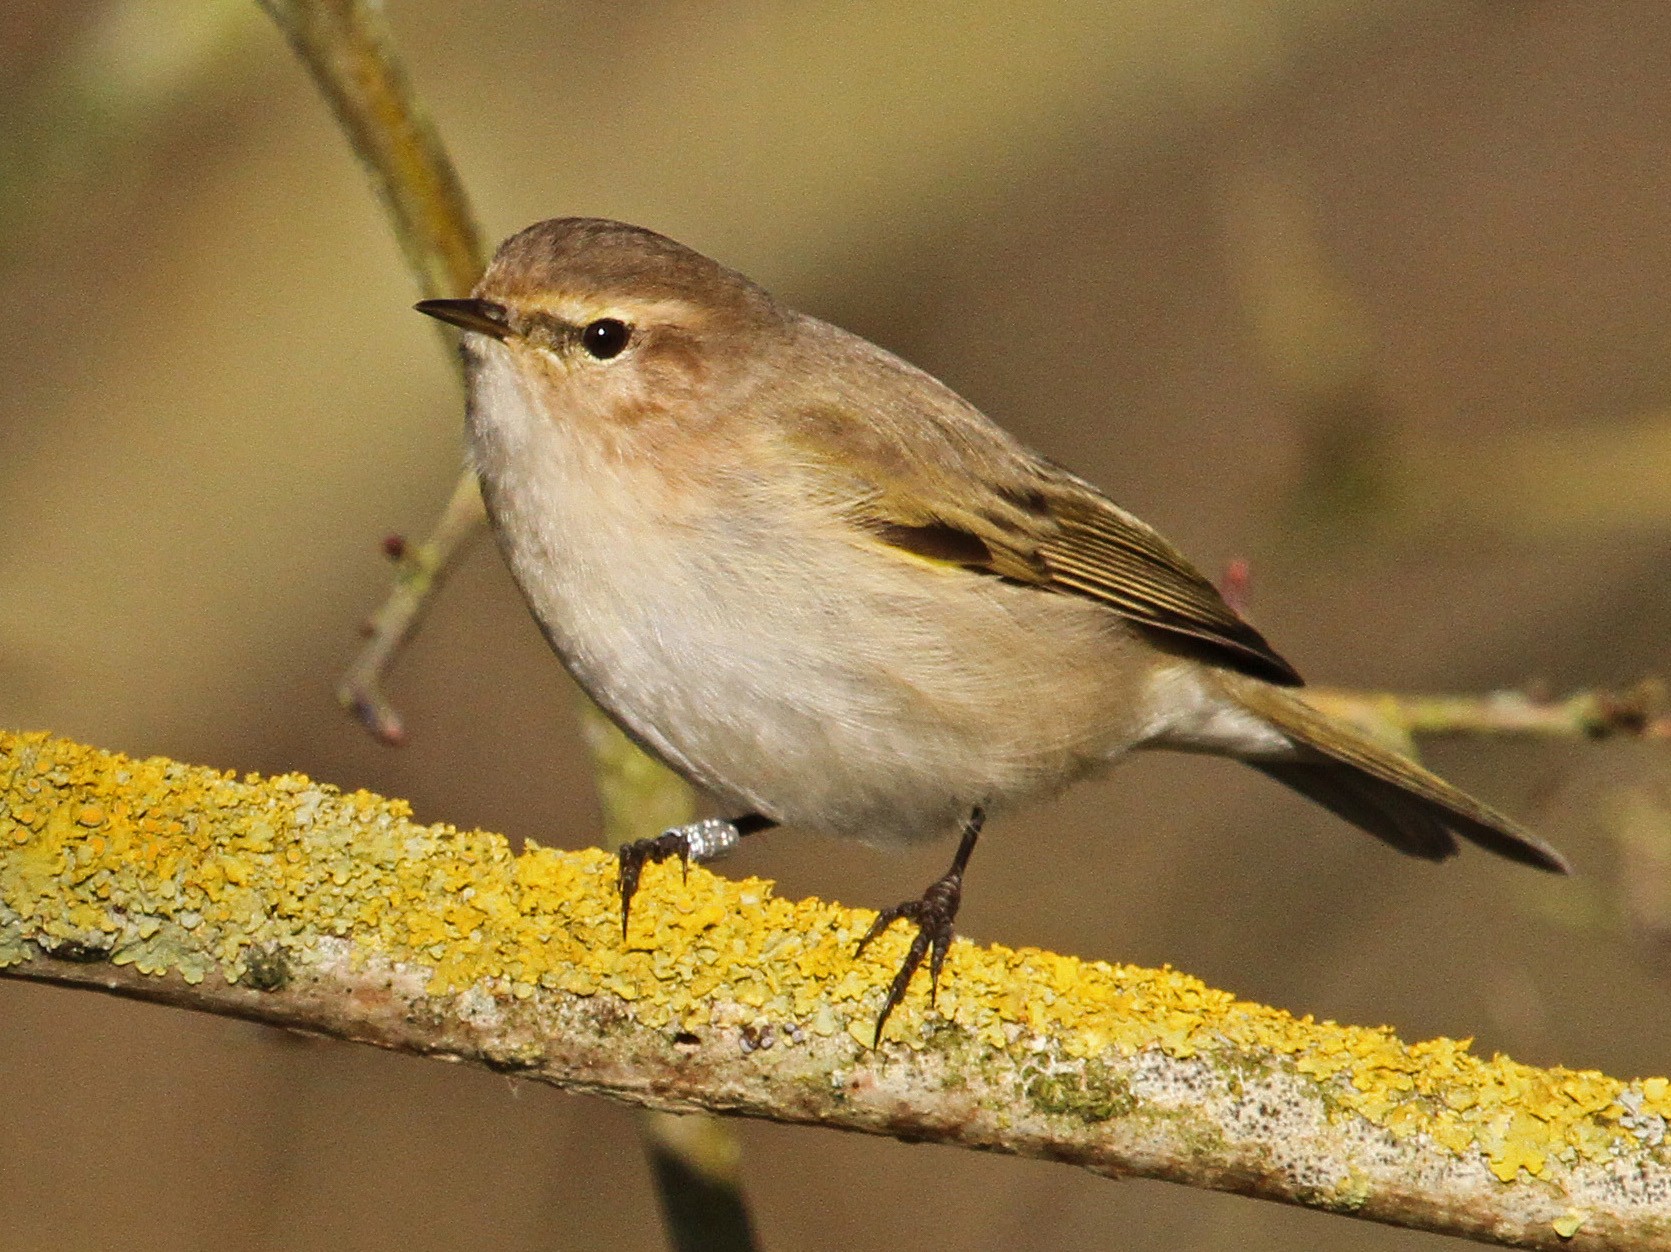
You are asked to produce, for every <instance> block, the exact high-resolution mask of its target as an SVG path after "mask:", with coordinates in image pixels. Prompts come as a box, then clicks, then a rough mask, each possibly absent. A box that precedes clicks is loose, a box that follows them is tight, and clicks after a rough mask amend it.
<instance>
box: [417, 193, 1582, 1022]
mask: <svg viewBox="0 0 1671 1252" xmlns="http://www.w3.org/2000/svg"><path fill="white" fill-rule="evenodd" d="M418 308H419V309H420V310H421V311H422V312H424V313H427V314H429V315H430V316H432V317H437V318H440V319H442V320H443V321H447V322H451V323H452V324H453V325H455V326H458V327H461V328H462V329H463V330H464V331H465V332H467V333H466V334H465V335H464V336H463V351H464V357H465V361H466V363H467V366H468V371H469V378H470V398H469V415H468V425H469V443H470V451H471V456H472V457H473V458H474V462H475V466H476V471H477V473H478V474H479V475H480V479H481V485H482V493H483V495H484V497H485V498H486V501H487V509H488V515H489V517H490V518H491V519H492V522H493V529H494V532H495V534H496V535H497V536H498V540H499V544H500V547H501V548H502V549H503V551H504V554H505V557H506V559H507V561H508V562H509V564H510V567H511V571H512V573H513V574H514V575H515V577H516V580H517V582H518V584H519V585H520V586H521V588H522V592H523V594H524V596H526V598H527V600H528V605H529V607H530V608H531V609H532V610H533V613H534V616H535V618H536V619H537V620H538V621H539V624H540V627H541V629H542V630H544V632H545V635H546V638H547V639H548V640H550V642H551V646H552V647H553V648H554V649H555V650H556V652H557V655H558V656H559V657H561V658H562V661H563V663H564V665H566V666H567V667H568V669H569V671H570V673H572V674H573V675H574V677H575V679H576V680H577V681H578V682H579V683H580V685H581V686H582V687H584V688H585V689H586V691H587V692H588V693H590V694H591V696H592V698H593V699H595V700H596V701H597V702H598V703H599V704H600V705H602V706H603V708H604V709H606V710H607V711H608V712H609V713H610V714H611V715H612V716H613V717H614V718H615V719H616V720H617V721H618V722H620V724H621V725H622V726H623V727H625V728H626V730H627V732H628V733H629V734H631V735H632V737H633V738H634V739H635V740H636V741H637V742H638V743H639V744H640V745H641V746H643V747H644V748H645V749H646V750H647V751H649V752H651V753H652V754H654V755H655V756H657V757H659V758H661V759H662V760H663V761H665V762H667V764H669V765H670V766H672V767H673V768H674V769H675V770H677V771H678V772H679V773H681V774H683V775H684V776H685V777H686V778H688V779H690V780H691V781H692V782H694V783H697V784H699V785H700V786H702V787H704V788H706V789H707V790H708V791H710V792H711V793H712V794H713V795H714V796H715V797H717V798H718V799H719V800H720V801H721V802H722V803H723V804H724V805H725V806H727V809H728V811H730V812H732V813H735V814H736V816H735V817H734V818H732V819H731V820H729V821H721V820H717V819H709V820H707V821H703V822H695V823H692V824H690V825H688V826H683V827H677V828H675V829H673V830H669V831H667V832H665V833H664V834H662V835H661V836H659V837H658V838H654V839H647V840H643V841H640V842H638V843H635V844H632V845H629V846H628V847H626V848H623V849H622V850H621V853H620V882H621V896H622V901H621V906H622V927H623V931H624V929H625V926H626V920H627V911H628V908H629V906H630V904H631V901H632V896H633V892H634V890H635V889H636V887H637V884H638V877H639V872H640V870H641V869H642V868H643V866H644V864H645V863H646V862H649V861H659V860H664V859H667V858H669V857H673V856H680V857H686V858H694V859H697V860H704V859H711V858H713V857H715V856H718V855H722V854H723V853H724V852H727V851H729V850H730V849H731V848H732V847H734V846H735V845H736V843H737V841H738V840H739V839H740V838H741V837H742V836H744V835H746V834H749V833H751V832H753V831H758V830H762V829H765V828H767V827H770V826H775V825H777V824H779V823H784V824H788V825H792V826H796V827H800V828H803V829H806V830H811V831H818V832H822V833H825V834H830V835H843V836H850V837H852V838H856V839H862V840H866V841H871V842H877V843H897V842H910V841H916V840H924V839H932V838H938V837H940V836H943V835H948V834H950V833H952V832H954V831H958V830H961V831H962V841H961V843H960V845H959V847H958V850H957V856H956V859H955V860H954V861H953V863H952V867H951V869H950V870H949V871H947V873H946V874H945V875H944V876H943V877H942V878H940V879H939V880H938V881H937V882H935V883H934V884H933V885H932V886H930V887H929V888H928V890H927V891H925V892H924V893H923V895H922V896H921V897H920V898H919V899H916V900H912V901H909V902H907V903H905V904H901V905H898V906H896V907H894V908H891V909H888V910H886V911H885V912H883V913H882V914H881V916H880V917H878V918H877V921H876V924H875V925H874V926H873V927H872V928H871V930H870V933H869V934H867V935H866V936H865V938H864V940H863V941H862V942H861V944H860V945H859V947H860V951H862V950H863V948H864V946H865V944H868V943H869V942H870V940H871V939H873V938H874V937H875V936H876V935H878V934H880V933H881V932H882V931H883V930H885V929H886V928H887V927H888V926H890V925H891V924H892V923H893V922H895V921H898V920H906V921H909V922H910V923H912V924H913V925H915V926H916V928H917V934H916V937H915V939H914V941H913V943H912V946H911V949H910V953H909V955H908V956H907V958H906V960H905V962H904V964H903V966H902V967H901V969H900V970H899V973H898V976H897V977H896V978H895V979H894V982H893V985H892V987H891V988H890V990H889V993H888V996H887V999H886V1001H885V1003H884V1005H883V1008H882V1010H881V1013H880V1014H879V1016H878V1019H877V1023H876V1035H877V1038H878V1039H880V1037H881V1033H882V1027H883V1026H884V1025H885V1023H886V1021H887V1018H888V1014H889V1013H890V1012H892V1010H893V1008H894V1007H895V1005H897V1004H898V1003H899V1001H900V998H901V997H902V996H903V995H904V993H905V989H906V987H907V986H908V985H909V984H910V981H911V978H912V975H913V974H914V972H915V971H916V969H917V968H918V967H919V966H920V965H921V963H922V962H923V960H924V958H925V957H931V960H930V989H931V994H932V990H933V987H934V986H935V985H936V984H937V983H938V979H939V973H940V966H941V962H942V961H943V960H944V958H945V954H946V950H947V947H948V945H949V944H950V942H951V937H952V923H953V919H954V918H955V917H956V914H957V909H958V903H959V900H960V897H961V891H962V882H963V873H964V869H965V867H966V866H967V864H968V861H969V856H970V853H971V852H972V851H973V850H974V846H975V840H976V837H977V836H978V834H979V832H980V829H981V824H982V822H983V821H984V820H985V818H986V816H987V815H988V814H990V813H993V812H997V811H1000V810H1003V809H1006V808H1010V807H1012V806H1014V805H1017V804H1019V803H1021V802H1023V801H1026V800H1031V799H1034V798H1036V797H1040V796H1045V795H1049V794H1051V793H1053V792H1056V791H1059V790H1060V789H1062V788H1063V787H1065V786H1067V785H1068V784H1069V783H1071V782H1073V781H1074V780H1076V779H1078V778H1080V777H1083V776H1084V775H1086V774H1089V773H1091V772H1093V771H1095V770H1099V769H1101V768H1103V767H1104V766H1107V765H1109V764H1112V763H1113V762H1114V761H1116V760H1118V759H1119V758H1120V757H1122V756H1124V755H1125V754H1126V753H1127V752H1129V751H1131V750H1133V749H1136V748H1171V749H1176V750H1178V751H1184V752H1204V753H1211V754H1216V755H1220V756H1230V757H1235V758H1236V759H1238V760H1241V761H1245V762H1247V763H1248V764H1249V765H1251V766H1253V767H1254V768H1255V769H1257V770H1260V771H1262V772H1263V773H1265V774H1267V775H1269V776H1270V777H1272V778H1275V779H1276V780H1277V781H1278V782H1281V783H1285V784H1287V785H1288V786H1290V787H1292V788H1294V789H1295V790H1296V791H1299V792H1301V793H1302V794H1303V795H1306V796H1309V797H1310V798H1311V799H1313V800H1315V801H1317V802H1318V803H1319V804H1322V805H1323V806H1325V807H1326V808H1328V809H1330V810H1332V811H1333V812H1335V813H1336V814H1338V815H1339V816H1341V817H1343V818H1345V819H1346V820H1347V821H1348V822H1351V823H1352V824H1354V825H1356V826H1358V827H1360V828H1362V829H1363V830H1366V831H1368V832H1369V833H1370V834H1372V835H1374V836H1376V837H1377V838H1380V839H1383V840H1385V841H1386V842H1387V843H1390V844H1391V845H1392V846H1393V847H1395V848H1397V849H1398V850H1399V851H1401V852H1406V853H1409V854H1411V855H1413V856H1420V857H1425V858H1427V859H1429V860H1439V859H1442V858H1444V857H1447V856H1450V855H1451V854H1452V853H1454V852H1455V851H1456V847H1457V844H1456V838H1455V836H1457V835H1460V836H1462V837H1463V838H1464V839H1468V840H1470V841H1472V842H1474V843H1477V844H1479V845H1480V846H1481V847H1484V848H1487V849H1489V850H1490V851H1492V852H1496V853H1499V854H1501V855H1503V856H1506V857H1509V858H1511V859H1513V860H1517V861H1522V862H1524V863H1526V864H1528V865H1535V866H1538V867H1539V868H1542V869H1547V870H1554V871H1557V872H1565V870H1566V863H1565V862H1564V861H1563V860H1562V858H1561V856H1560V854H1559V853H1557V852H1556V851H1555V850H1554V849H1553V848H1551V847H1549V846H1548V845H1547V844H1544V843H1543V842H1541V841H1539V840H1538V839H1537V838H1536V837H1534V836H1533V835H1531V834H1529V833H1527V832H1526V831H1524V830H1522V829H1521V828H1520V827H1519V826H1517V825H1516V824H1515V823H1514V822H1513V821H1511V820H1510V819H1508V818H1507V817H1504V816H1503V815H1502V814H1500V813H1497V812H1495V811H1494V810H1492V809H1490V808H1488V807H1486V806H1485V805H1483V804H1481V803H1480V802H1479V801H1477V800H1474V799H1472V798H1471V797H1469V796H1467V795H1465V794H1463V793H1462V792H1461V791H1458V790H1457V789H1456V788H1455V787H1452V786H1451V785H1450V784H1448V783H1446V782H1444V781H1443V780H1441V779H1439V778H1437V777H1435V776H1434V775H1433V774H1430V773H1429V772H1428V771H1426V770H1425V769H1423V768H1421V766H1419V765H1417V764H1415V763H1414V762H1412V761H1410V760H1407V759H1406V758H1404V757H1402V756H1399V755H1398V754H1396V753H1394V752H1392V751H1389V750H1388V749H1387V748H1385V747H1383V746H1382V745H1381V744H1379V743H1377V742H1375V741H1374V740H1372V739H1370V738H1368V737H1366V736H1364V735H1363V734H1360V733H1359V732H1358V731H1356V730H1354V729H1352V728H1350V727H1348V726H1345V725H1343V724H1341V723H1339V722H1337V721H1333V720H1331V719H1329V718H1327V717H1324V716H1323V715H1321V714H1320V713H1318V712H1316V711H1315V710H1314V709H1313V708H1312V707H1311V706H1309V705H1308V704H1306V703H1305V701H1304V700H1302V699H1301V698H1300V697H1298V696H1297V695H1295V694H1294V693H1293V690H1292V689H1293V688H1294V687H1297V686H1299V685H1300V681H1301V680H1300V677H1299V675H1298V674H1296V673H1295V672H1294V669H1293V668H1292V667H1291V666H1290V665H1289V664H1288V662H1286V661H1284V660H1283V659H1282V658H1281V657H1280V656H1278V655H1277V653H1276V652H1275V651H1273V650H1272V648H1271V646H1270V645H1269V644H1268V643H1266V642H1265V639H1264V638H1263V636H1261V635H1260V634H1259V632H1258V631H1257V630H1255V629H1254V628H1253V627H1252V626H1250V625H1248V624H1247V622H1245V621H1243V620H1242V619H1241V618H1240V617H1239V616H1238V615H1237V614H1236V613H1235V612H1234V611H1233V610H1232V609H1231V608H1230V607H1229V606H1228V605H1227V604H1226V603H1225V602H1224V600H1223V599H1222V598H1221V597H1220V595H1219V593H1218V592H1217V591H1216V590H1215V589H1214V588H1213V586H1212V584H1211V583H1209V582H1208V581H1207V580H1206V579H1205V578H1203V577H1202V576H1201V575H1200V574H1199V573H1198V572H1197V571H1196V570H1195V569H1194V567H1192V566H1191V565H1190V563H1189V562H1188V561H1187V560H1185V559H1184V557H1183V556H1182V555H1180V554H1179V552H1178V551H1177V549H1175V548H1174V547H1173V546H1172V545H1171V544H1170V543H1168V542H1167V541H1166V540H1165V539H1163V538H1161V537H1160V535H1158V534H1157V533H1155V531H1154V530H1152V529H1151V528H1150V527H1148V526H1147V525H1145V524H1144V523H1143V522H1141V521H1139V520H1138V519H1137V518H1135V517H1133V516H1132V515H1131V514H1130V513H1127V512H1126V511H1125V510H1123V509H1121V508H1120V507H1119V506H1117V505H1115V504H1114V503H1112V502H1111V501H1110V500H1108V498H1107V497H1105V496H1104V495H1103V494H1102V493H1101V492H1100V491H1098V490H1097V489H1096V488H1095V487H1093V486H1091V484H1089V483H1087V482H1085V481H1084V480H1082V479H1080V478H1076V477H1075V476H1074V475H1072V474H1070V473H1069V472H1067V471H1066V470H1064V469H1062V468H1060V467H1059V466H1057V465H1054V464H1052V463H1051V462H1049V461H1047V460H1045V459H1044V458H1043V457H1040V456H1038V455H1037V454H1036V453H1033V452H1031V451H1029V450H1028V449H1027V448H1025V447H1023V446H1022V445H1021V444H1019V443H1017V442H1016V441H1015V440H1014V439H1013V438H1011V437H1010V436H1009V435H1008V434H1006V433H1005V432H1004V431H1003V430H1001V429H1000V428H999V427H997V426H996V425H994V424H993V423H992V422H991V421H989V420H988V419H987V418H986V417H985V416H984V415H982V414H981V413H980V412H979V411H978V410H976V409H975V408H974V406H972V405H970V404H969V403H967V402H966V401H964V400H963V399H961V398H960V397H959V396H957V395H956V394H955V393H953V392H952V391H951V390H949V389H948V388H946V387H945V386H943V385H942V384H941V383H939V382H937V381H936V380H935V379H933V378H931V377H929V376H928V375H927V374H924V373H923V372H921V371H920V370H917V369H915V368H913V367H912V366H910V365H908V364H907V363H906V362H904V361H902V360H900V359H899V358H898V357H896V356H893V355H892V354H891V353H888V352H886V351H884V350H883V349H881V348H878V347H877V346H876V345H874V344H872V343H869V342H867V341H866V340H864V339H860V338H858V337H857V336H855V335H851V334H849V333H847V332H846V331H844V330H840V329H837V328H836V327H834V326H831V325H829V324H827V323H825V322H821V321H819V320H818V319H816V318H813V317H808V316H806V315H805V314H803V313H797V312H795V311H794V310H792V309H788V308H785V307H784V306H783V305H782V304H779V303H778V302H777V301H776V300H775V299H773V298H772V296H771V295H769V294H768V293H767V292H765V291H764V290H762V289H761V288H760V287H758V286H756V285H755V284H754V283H752V282H750V281H749V280H748V279H747V278H745V277H743V276H742V275H741V274H738V273H736V272H735V271H733V270H729V269H727V268H725V267H724V266H722V265H720V264H718V263H717V262H715V261H712V260H710V259H708V258H707V257H705V256H702V255H701V254H700V253H697V252H693V251H691V250H690V249H689V248H686V247H684V246H682V245H681V244H678V243H675V242H674V241H673V240H671V239H667V238H665V237H663V236H661V235H658V234H655V233H653V232H651V231H648V230H643V229H640V228H638V227H635V226H627V225H623V224H622V223H619V222H611V221H603V220H599V219H593V218H559V219H556V220H553V221H548V222H541V223H540V224H538V225H536V226H531V227H529V228H528V229H527V230H524V231H522V232H521V233H520V234H517V235H514V236H512V237H511V238H510V239H508V240H506V241H505V243H504V244H503V245H501V246H500V248H499V251H498V253H497V254H496V255H495V257H494V259H493V263H492V265H491V266H490V267H489V269H488V271H487V273H486V275H485V276H484V277H483V278H482V280H481V282H480V283H478V284H477V286H476V289H475V292H474V294H473V295H472V296H471V298H469V299H467V300H425V301H424V302H423V303H421V304H419V305H418Z"/></svg>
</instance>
